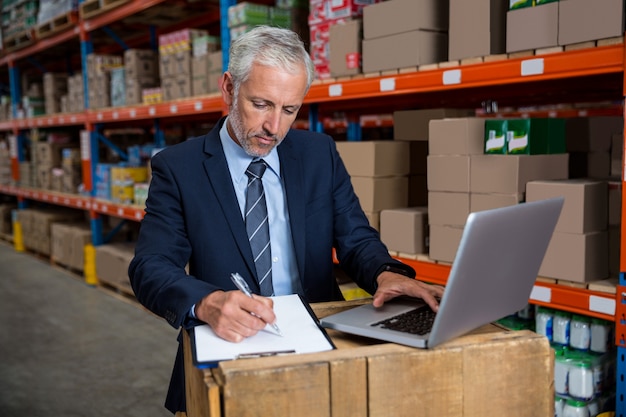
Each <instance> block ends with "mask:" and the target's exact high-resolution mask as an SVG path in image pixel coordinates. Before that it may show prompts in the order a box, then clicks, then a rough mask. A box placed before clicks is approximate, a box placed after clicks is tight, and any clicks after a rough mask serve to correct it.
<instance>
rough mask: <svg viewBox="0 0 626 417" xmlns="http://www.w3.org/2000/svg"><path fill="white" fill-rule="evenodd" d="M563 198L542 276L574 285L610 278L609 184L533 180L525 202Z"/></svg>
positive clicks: (603, 182) (541, 272)
mask: <svg viewBox="0 0 626 417" xmlns="http://www.w3.org/2000/svg"><path fill="white" fill-rule="evenodd" d="M556 196H562V197H564V198H565V202H564V204H563V209H562V211H561V215H560V217H559V221H558V223H557V226H556V228H555V232H554V234H553V236H552V240H551V241H550V244H549V246H548V250H547V252H546V256H545V258H544V261H543V263H542V265H541V268H540V270H539V275H541V276H544V277H548V278H556V279H563V280H566V281H573V282H589V281H595V280H600V279H605V278H608V276H609V270H608V265H609V258H608V242H609V236H608V232H607V227H608V218H607V216H608V185H607V183H606V182H605V181H594V180H588V179H583V180H564V181H530V182H528V184H527V185H526V201H536V200H542V199H546V198H551V197H556Z"/></svg>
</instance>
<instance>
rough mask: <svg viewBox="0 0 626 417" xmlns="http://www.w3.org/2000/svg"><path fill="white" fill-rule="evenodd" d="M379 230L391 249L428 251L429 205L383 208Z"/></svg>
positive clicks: (406, 251) (414, 252)
mask: <svg viewBox="0 0 626 417" xmlns="http://www.w3.org/2000/svg"><path fill="white" fill-rule="evenodd" d="M379 230H380V238H381V240H382V241H383V243H384V244H385V245H387V248H388V249H389V250H391V251H396V252H400V253H404V254H418V253H428V207H407V208H398V209H386V210H382V211H381V212H380V229H379Z"/></svg>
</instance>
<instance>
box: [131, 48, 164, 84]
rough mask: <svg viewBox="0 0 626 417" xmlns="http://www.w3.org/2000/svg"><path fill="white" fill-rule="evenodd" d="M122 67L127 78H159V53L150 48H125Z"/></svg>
mask: <svg viewBox="0 0 626 417" xmlns="http://www.w3.org/2000/svg"><path fill="white" fill-rule="evenodd" d="M124 68H125V70H126V77H127V78H149V77H151V78H159V55H158V53H157V52H156V51H153V50H151V49H127V50H126V51H124Z"/></svg>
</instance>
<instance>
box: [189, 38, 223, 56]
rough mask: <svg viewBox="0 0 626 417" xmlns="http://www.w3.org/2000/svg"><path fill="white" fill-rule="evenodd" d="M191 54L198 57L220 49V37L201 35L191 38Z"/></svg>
mask: <svg viewBox="0 0 626 417" xmlns="http://www.w3.org/2000/svg"><path fill="white" fill-rule="evenodd" d="M191 50H192V54H191V55H192V56H194V57H198V56H203V55H207V54H208V53H209V52H215V51H218V50H220V38H219V36H212V35H209V34H207V35H201V36H198V37H196V38H194V39H193V41H192V49H191Z"/></svg>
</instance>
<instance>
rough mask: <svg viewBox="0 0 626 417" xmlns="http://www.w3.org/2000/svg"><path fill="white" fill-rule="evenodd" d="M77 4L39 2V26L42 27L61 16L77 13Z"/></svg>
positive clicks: (55, 0) (70, 0)
mask: <svg viewBox="0 0 626 417" xmlns="http://www.w3.org/2000/svg"><path fill="white" fill-rule="evenodd" d="M77 3H78V2H77V1H76V0H39V11H38V13H37V24H38V25H41V24H43V23H46V22H49V21H50V20H52V19H54V18H55V17H58V16H60V15H63V14H66V13H69V12H72V11H77V9H78V4H77Z"/></svg>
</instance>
